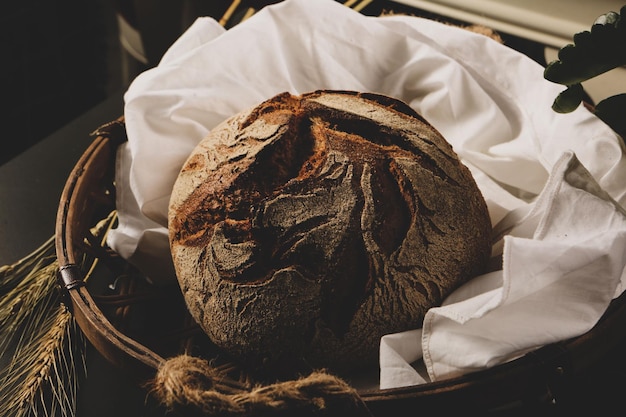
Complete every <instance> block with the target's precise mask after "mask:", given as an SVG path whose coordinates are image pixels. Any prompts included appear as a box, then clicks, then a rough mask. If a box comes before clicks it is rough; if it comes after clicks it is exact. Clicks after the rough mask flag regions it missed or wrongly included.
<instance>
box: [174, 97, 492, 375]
mask: <svg viewBox="0 0 626 417" xmlns="http://www.w3.org/2000/svg"><path fill="white" fill-rule="evenodd" d="M169 230H170V243H171V248H172V255H173V259H174V264H175V267H176V272H177V276H178V279H179V282H180V285H181V289H182V291H183V293H184V295H185V299H186V302H187V305H188V307H189V310H190V312H191V313H192V315H193V316H194V318H195V319H196V320H197V321H198V323H199V324H200V325H201V326H202V328H203V329H204V331H205V332H206V333H207V334H208V335H209V337H210V338H211V339H212V340H213V341H214V342H215V343H216V344H217V345H218V346H221V347H223V348H224V349H225V350H226V351H228V352H230V353H231V354H233V355H234V356H235V357H238V358H240V359H242V360H243V361H244V362H249V363H251V364H253V365H258V364H262V363H264V364H272V366H287V365H285V364H289V366H295V365H294V364H301V363H303V362H306V363H308V364H311V365H312V366H325V367H331V368H335V369H341V368H352V367H358V366H363V364H366V363H369V364H370V365H376V364H377V362H376V358H377V349H378V343H379V339H380V337H381V336H382V335H384V334H387V333H393V332H398V331H403V330H408V329H411V328H416V327H420V326H421V322H422V319H423V317H424V314H425V313H426V311H427V310H428V308H430V307H432V306H436V305H438V304H440V303H441V301H442V300H443V298H444V297H445V296H446V295H448V294H449V293H450V292H451V291H452V290H453V289H455V288H456V287H458V286H459V285H461V284H462V283H463V282H465V281H466V280H467V279H469V278H471V277H472V276H474V275H476V274H478V273H480V272H481V271H482V270H483V268H484V266H485V265H486V261H487V259H488V256H489V253H490V241H489V236H490V231H491V225H490V221H489V216H488V213H487V208H486V204H485V202H484V200H483V198H482V195H481V194H480V191H479V190H478V188H477V186H476V184H475V182H474V180H473V178H472V176H471V174H470V172H469V170H468V169H467V168H466V167H465V166H464V165H462V164H461V162H460V161H459V159H458V157H457V155H456V154H455V153H454V151H453V149H452V147H451V146H450V144H449V143H448V142H447V141H446V140H445V139H444V138H443V137H442V136H441V135H440V134H439V133H438V132H437V131H436V130H435V129H434V128H433V127H432V126H430V125H429V124H428V123H427V122H426V121H425V120H424V119H423V118H421V117H420V116H419V115H418V114H417V113H415V112H414V111H413V110H412V109H411V108H410V107H409V106H407V105H406V104H404V103H402V102H400V101H397V100H395V99H392V98H389V97H386V96H381V95H377V94H372V93H368V94H363V93H356V92H349V91H315V92H312V93H308V94H303V95H301V96H292V95H290V94H288V93H283V94H280V95H277V96H276V97H273V98H272V99H270V100H267V101H265V102H263V103H261V104H260V105H259V106H257V107H255V108H254V109H251V110H248V111H246V112H242V113H240V114H238V115H236V116H234V117H233V118H231V119H229V120H227V121H225V122H224V123H222V124H221V125H220V126H218V127H216V128H215V129H214V130H213V131H212V132H211V133H210V134H209V136H208V137H207V138H206V139H204V140H203V141H202V142H201V143H200V144H199V145H198V147H197V148H196V149H195V150H194V152H193V153H192V155H190V157H189V159H188V161H187V162H186V164H185V165H184V167H183V169H182V170H181V173H180V175H179V178H178V179H177V182H176V184H175V186H174V190H173V193H172V198H171V202H170V211H169ZM372 361H373V362H372Z"/></svg>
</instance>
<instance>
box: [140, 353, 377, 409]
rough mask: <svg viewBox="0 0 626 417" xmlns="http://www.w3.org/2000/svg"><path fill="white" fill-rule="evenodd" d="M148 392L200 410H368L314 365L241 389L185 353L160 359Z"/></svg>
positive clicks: (344, 385)
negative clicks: (301, 374) (306, 372)
mask: <svg viewBox="0 0 626 417" xmlns="http://www.w3.org/2000/svg"><path fill="white" fill-rule="evenodd" d="M148 388H149V389H150V392H151V394H152V395H153V396H154V397H155V398H156V399H157V400H158V401H159V402H160V403H161V405H163V406H165V407H166V408H168V409H181V408H182V409H187V410H189V409H192V410H196V411H200V412H202V413H203V415H228V416H247V415H256V413H263V415H275V414H279V413H281V412H285V411H290V412H291V411H299V415H302V414H301V413H302V412H305V411H307V410H308V411H311V412H313V413H316V415H320V414H323V415H327V414H328V413H333V412H337V411H338V410H336V408H339V409H341V412H342V414H344V415H345V413H347V412H349V413H350V415H354V416H357V415H358V416H371V414H370V412H369V410H368V409H367V407H366V406H365V404H364V403H363V401H362V400H361V398H360V397H359V394H358V393H357V391H356V390H355V389H354V388H352V387H351V386H350V385H349V384H348V383H346V382H345V381H343V380H342V379H340V378H338V377H336V376H333V375H330V374H328V373H326V372H325V371H315V372H313V373H311V374H310V375H308V376H305V377H301V378H299V379H295V380H291V381H285V382H277V383H273V384H269V385H257V386H254V387H251V388H248V389H246V388H245V387H244V385H242V384H238V383H237V382H236V381H230V382H229V381H228V377H227V376H226V375H225V373H224V372H223V371H221V370H219V369H217V368H215V367H213V366H211V364H210V363H209V362H207V361H206V360H204V359H201V358H197V357H194V356H189V355H186V354H183V355H179V356H175V357H173V358H171V359H168V360H166V361H165V362H163V363H162V364H161V366H160V367H159V369H158V372H157V374H156V376H155V377H154V379H152V380H151V381H150V383H149V384H148Z"/></svg>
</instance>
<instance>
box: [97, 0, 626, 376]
mask: <svg viewBox="0 0 626 417" xmlns="http://www.w3.org/2000/svg"><path fill="white" fill-rule="evenodd" d="M315 89H347V90H359V91H371V92H378V93H383V94H387V95H390V96H394V97H396V98H399V99H401V100H404V101H405V102H407V103H408V104H409V105H411V106H412V107H413V108H414V109H415V110H417V111H418V112H419V113H421V114H422V115H423V116H424V117H425V118H426V119H427V120H429V121H430V122H431V123H432V124H433V125H434V126H435V127H436V128H437V129H438V130H439V131H440V132H441V133H442V134H443V135H444V136H445V137H446V139H448V141H449V142H450V143H451V144H452V145H453V147H454V149H455V150H456V152H457V153H458V154H459V156H460V157H461V158H462V160H463V161H464V162H465V163H466V164H467V165H468V166H469V167H470V169H471V171H472V174H473V175H474V178H475V179H476V181H477V184H478V186H479V187H480V189H481V191H482V193H483V195H484V197H485V200H486V201H487V205H488V207H489V212H490V215H491V220H492V224H493V225H494V230H495V231H496V232H497V233H501V234H502V238H501V239H499V240H498V241H497V242H496V243H495V244H494V250H493V254H494V258H495V259H498V256H500V255H502V259H503V266H502V269H499V270H496V271H494V272H491V273H489V274H485V275H483V276H480V277H476V278H475V279H473V280H472V281H470V282H469V283H468V284H466V285H465V286H463V287H461V288H459V289H458V290H457V291H455V292H454V293H453V294H452V295H451V296H450V297H448V299H447V300H446V301H445V303H444V305H442V306H441V307H437V308H433V309H431V310H430V311H429V312H428V314H427V315H426V318H425V320H424V325H423V327H422V328H421V329H414V330H408V331H407V332H404V333H398V334H394V335H389V336H385V337H383V339H382V340H381V358H380V366H381V373H380V387H381V388H390V387H397V386H406V385H413V384H419V383H424V382H427V381H431V380H441V379H445V378H447V377H450V376H454V375H458V374H462V373H466V372H471V371H474V370H478V369H484V368H486V367H490V366H493V365H496V364H499V363H502V362H506V361H508V360H511V359H513V358H515V357H518V356H519V355H522V354H524V353H526V352H528V351H529V350H532V349H535V348H537V347H539V346H541V345H543V344H546V343H550V342H552V341H557V340H563V339H567V338H569V337H574V336H577V335H580V334H581V333H584V332H585V331H587V330H588V329H589V328H590V327H591V326H593V324H594V323H595V322H596V321H597V320H598V318H599V317H600V316H601V314H602V312H603V311H604V310H605V309H606V307H607V305H608V303H609V302H610V300H611V299H612V298H613V297H615V296H616V295H618V294H620V293H621V291H622V288H623V285H624V282H626V278H625V277H622V275H623V274H622V272H623V270H624V266H625V265H626V259H625V257H624V252H625V250H624V249H625V248H624V244H625V241H624V238H625V232H626V221H625V216H624V212H623V210H622V209H621V206H623V204H624V202H625V201H626V187H625V186H624V179H625V178H626V162H625V159H624V153H623V146H622V142H621V139H620V138H619V137H618V136H617V135H616V134H615V133H614V132H613V131H611V129H609V128H608V127H607V126H606V125H604V124H603V123H602V122H601V121H600V120H599V119H597V118H596V117H594V116H593V115H591V114H590V113H589V112H588V111H587V110H586V109H584V108H582V107H581V108H579V109H577V110H576V111H575V112H573V113H569V114H557V113H555V112H553V111H552V110H551V108H550V106H551V104H552V101H553V99H554V97H556V95H557V94H558V93H559V92H560V91H561V90H562V87H561V86H559V85H555V84H552V83H550V82H548V81H546V80H544V79H543V68H542V67H541V66H539V65H538V64H537V63H535V62H534V61H532V60H530V59H529V58H527V57H526V56H524V55H522V54H519V53H517V52H515V51H513V50H511V49H510V48H508V47H506V46H503V45H501V44H499V43H497V42H495V41H493V40H491V39H489V38H487V37H485V36H483V35H479V34H475V33H471V32H468V31H466V30H464V29H460V28H456V27H451V26H448V25H444V24H440V23H437V22H434V21H430V20H425V19H421V18H417V17H411V16H400V15H394V16H385V17H366V16H363V15H361V14H359V13H357V12H355V11H353V10H350V9H349V8H346V7H345V6H342V5H340V4H338V3H336V2H334V1H332V0H317V1H308V0H287V1H284V2H282V3H278V4H275V5H273V6H269V7H266V8H265V9H263V10H261V11H259V12H258V13H257V14H256V15H254V16H253V17H251V18H250V19H248V20H246V21H245V22H243V23H241V24H239V25H237V26H235V27H234V28H232V29H230V30H228V31H225V30H224V29H223V28H222V27H221V26H219V25H218V24H217V23H216V22H215V21H214V20H213V19H210V18H200V19H198V20H197V21H196V22H195V23H194V24H193V25H192V26H191V27H190V28H189V30H188V31H187V32H186V33H185V34H183V35H182V36H181V37H180V39H179V40H178V41H177V42H176V43H175V44H174V45H173V46H172V47H171V48H170V50H169V51H168V52H167V53H166V54H165V56H164V57H163V59H162V61H161V63H160V64H159V65H158V66H157V67H156V68H154V69H151V70H149V71H146V72H145V73H143V74H141V75H140V76H139V77H137V78H136V80H135V81H134V82H133V83H132V84H131V86H130V87H129V89H128V91H127V92H126V94H125V103H126V104H125V110H124V114H125V120H126V129H127V133H128V139H129V140H128V143H127V144H125V145H123V146H122V147H121V148H120V151H119V153H118V170H117V172H116V174H117V187H118V201H117V209H118V214H119V226H118V227H117V228H116V229H114V230H112V231H111V233H110V235H109V239H108V243H109V245H110V246H111V247H112V248H113V249H114V250H116V251H117V252H119V253H120V255H122V256H123V257H125V258H126V259H128V260H129V261H130V262H131V263H134V264H135V265H137V266H139V267H140V268H141V269H142V270H143V271H144V272H145V273H146V275H147V276H148V277H149V278H150V279H151V280H152V281H154V282H155V283H157V284H160V283H166V282H171V281H172V280H173V279H175V277H174V275H173V269H172V267H171V259H170V255H169V249H168V244H167V223H166V219H167V205H168V202H169V196H170V191H171V188H172V185H173V183H174V181H175V180H176V177H177V175H178V171H179V169H180V167H181V166H182V164H183V163H184V161H185V159H186V158H187V156H188V155H189V153H190V152H191V151H192V150H193V148H194V147H195V145H196V144H197V143H198V142H199V141H200V140H201V139H202V138H203V137H204V136H205V135H206V134H207V133H208V132H209V130H210V129H211V128H213V127H214V126H216V125H217V124H218V123H219V122H221V121H222V120H224V119H225V118H227V117H229V116H231V115H233V114H235V113H237V112H239V111H241V110H244V109H246V108H249V107H251V106H254V105H256V104H258V103H259V102H261V101H263V100H265V99H267V98H269V97H271V96H273V95H275V94H277V93H280V92H283V91H289V92H291V93H293V94H300V93H304V92H307V91H311V90H315Z"/></svg>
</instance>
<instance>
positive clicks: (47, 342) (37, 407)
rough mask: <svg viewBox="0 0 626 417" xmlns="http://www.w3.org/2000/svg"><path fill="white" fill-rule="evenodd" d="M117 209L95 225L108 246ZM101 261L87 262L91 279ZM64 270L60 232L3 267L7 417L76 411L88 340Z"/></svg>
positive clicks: (1, 388)
mask: <svg viewBox="0 0 626 417" xmlns="http://www.w3.org/2000/svg"><path fill="white" fill-rule="evenodd" d="M115 214H116V213H115V212H112V213H111V214H110V215H109V216H108V217H107V218H105V219H103V220H101V221H100V222H99V223H98V224H97V225H96V226H95V227H94V228H93V229H92V233H93V234H94V236H95V237H96V238H98V239H100V243H101V244H102V245H104V243H105V241H106V234H107V233H108V231H109V230H110V229H111V228H112V225H113V223H114V222H115V220H116V215H115ZM96 263H97V260H96V259H90V260H85V261H84V262H83V265H81V268H82V270H84V271H87V272H86V274H85V279H87V278H88V277H89V276H90V275H91V273H92V272H93V270H94V268H95V265H96ZM58 270H59V267H58V263H57V260H56V257H55V251H54V237H52V238H50V239H49V240H47V241H46V242H45V243H44V244H43V245H41V247H39V248H37V249H36V250H35V251H33V252H32V253H31V254H30V255H28V256H26V257H25V258H23V259H21V260H20V261H18V262H16V263H14V264H12V265H6V266H2V267H0V405H1V406H2V411H3V412H4V414H3V415H5V416H7V417H26V416H38V415H45V416H51V417H54V416H62V417H65V416H73V415H75V412H76V398H77V391H78V381H79V379H80V377H81V375H84V374H85V372H86V367H85V347H86V346H85V344H86V341H85V338H84V337H83V334H82V332H81V331H80V329H79V328H78V325H77V324H76V322H75V320H74V319H73V317H72V314H71V312H70V311H69V310H68V309H67V307H66V306H65V305H64V304H63V303H62V300H61V293H60V291H59V288H58V285H57V274H58Z"/></svg>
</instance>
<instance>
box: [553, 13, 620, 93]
mask: <svg viewBox="0 0 626 417" xmlns="http://www.w3.org/2000/svg"><path fill="white" fill-rule="evenodd" d="M625 21H626V6H625V7H622V9H621V11H620V14H618V13H615V12H612V11H611V12H608V13H605V14H603V15H601V16H600V17H598V18H597V19H596V21H595V22H594V24H593V25H592V26H591V29H590V30H588V31H582V32H579V33H576V34H575V35H574V43H573V44H569V45H566V46H564V47H563V48H561V50H560V51H559V55H558V58H559V59H558V60H556V61H553V62H551V63H549V64H548V66H547V67H546V69H545V70H544V78H545V79H546V80H548V81H552V82H554V83H557V84H562V85H567V86H570V85H573V84H579V83H581V82H583V81H586V80H588V79H590V78H593V77H596V76H598V75H600V74H603V73H605V72H607V71H610V70H612V69H614V68H617V67H620V66H622V65H626V24H625Z"/></svg>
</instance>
